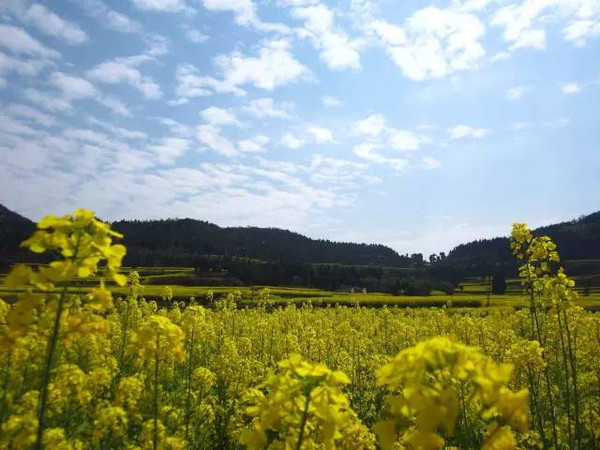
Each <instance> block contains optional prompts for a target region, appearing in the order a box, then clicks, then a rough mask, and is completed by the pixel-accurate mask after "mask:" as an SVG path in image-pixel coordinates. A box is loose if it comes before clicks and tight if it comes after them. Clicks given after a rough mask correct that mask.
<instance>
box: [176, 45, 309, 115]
mask: <svg viewBox="0 0 600 450" xmlns="http://www.w3.org/2000/svg"><path fill="white" fill-rule="evenodd" d="M288 48H289V42H288V41H287V40H272V41H263V42H262V43H261V45H260V47H259V50H258V55H257V56H256V57H252V56H245V55H243V54H242V53H241V52H239V51H234V52H232V53H229V54H224V55H220V56H218V57H217V58H216V62H215V63H216V65H217V67H218V68H219V69H220V71H221V72H222V79H217V78H214V77H209V76H202V75H200V73H199V70H198V69H197V68H196V67H194V66H193V65H191V64H182V65H180V66H179V67H178V68H177V71H176V74H175V78H176V81H177V87H176V90H175V92H176V94H177V97H178V98H177V99H176V100H175V101H173V102H171V103H172V104H183V103H186V101H187V100H188V99H189V98H194V97H203V96H208V95H212V94H214V93H232V94H235V95H245V94H246V91H245V90H244V89H242V88H241V87H240V86H243V85H245V84H251V85H253V86H254V87H256V88H259V89H264V90H269V91H272V90H273V89H275V88H276V87H279V86H282V85H285V84H288V83H291V82H294V81H297V80H298V79H300V78H302V77H307V76H309V75H310V71H309V70H308V69H307V68H306V67H305V66H303V65H302V64H300V63H299V62H298V61H297V60H296V59H294V57H293V55H292V54H291V53H290V52H289V51H288Z"/></svg>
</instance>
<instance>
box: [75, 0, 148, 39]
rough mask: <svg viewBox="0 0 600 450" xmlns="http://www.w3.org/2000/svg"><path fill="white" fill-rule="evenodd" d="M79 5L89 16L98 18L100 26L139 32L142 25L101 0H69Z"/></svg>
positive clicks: (124, 31) (121, 30) (123, 31)
mask: <svg viewBox="0 0 600 450" xmlns="http://www.w3.org/2000/svg"><path fill="white" fill-rule="evenodd" d="M71 1H73V2H74V3H75V4H76V5H78V6H79V7H81V9H83V11H84V12H85V13H86V14H87V15H88V16H90V17H94V18H95V19H97V20H98V23H100V25H101V26H103V27H104V28H107V29H109V30H115V31H119V32H121V33H140V32H141V31H142V26H141V25H140V23H139V22H136V21H135V20H133V19H131V18H129V17H128V16H126V15H125V14H123V13H120V12H118V11H115V10H114V9H112V8H110V7H108V6H106V4H104V3H103V2H102V1H101V0H71Z"/></svg>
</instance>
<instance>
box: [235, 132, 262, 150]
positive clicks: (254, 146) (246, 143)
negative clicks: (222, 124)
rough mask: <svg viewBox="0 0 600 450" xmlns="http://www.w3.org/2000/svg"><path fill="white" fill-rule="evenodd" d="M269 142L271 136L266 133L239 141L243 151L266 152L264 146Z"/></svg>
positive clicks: (240, 148)
mask: <svg viewBox="0 0 600 450" xmlns="http://www.w3.org/2000/svg"><path fill="white" fill-rule="evenodd" d="M268 143H269V138H268V137H267V136H265V135H264V134H259V135H258V136H255V137H253V138H250V139H244V140H241V141H239V142H238V149H239V150H240V152H242V153H264V152H266V150H265V148H264V146H265V145H267V144H268Z"/></svg>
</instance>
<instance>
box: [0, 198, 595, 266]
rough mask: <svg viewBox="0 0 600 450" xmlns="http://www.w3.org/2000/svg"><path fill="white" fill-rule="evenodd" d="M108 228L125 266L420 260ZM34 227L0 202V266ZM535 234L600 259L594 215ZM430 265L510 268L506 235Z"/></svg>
mask: <svg viewBox="0 0 600 450" xmlns="http://www.w3.org/2000/svg"><path fill="white" fill-rule="evenodd" d="M112 226H113V228H114V229H116V230H118V231H120V232H121V233H123V234H124V235H125V239H124V243H125V244H126V245H127V248H128V253H127V257H126V260H125V263H126V264H127V265H137V266H152V265H155V266H159V265H160V266H169V265H172V266H197V265H198V264H199V263H200V262H201V261H202V260H205V259H206V257H208V256H210V255H219V256H222V257H225V258H248V259H255V260H261V261H265V262H269V263H275V264H277V263H280V264H308V263H332V264H344V265H371V266H390V267H407V266H410V265H411V264H413V263H414V262H415V261H419V260H420V259H419V258H416V259H415V258H413V257H408V256H407V255H404V256H403V255H400V254H398V252H396V251H394V250H393V249H391V248H389V247H386V246H384V245H379V244H357V243H347V242H333V241H329V240H323V239H311V238H308V237H306V236H303V235H301V234H299V233H295V232H292V231H288V230H282V229H278V228H258V227H220V226H218V225H215V224H212V223H209V222H206V221H201V220H195V219H165V220H149V221H139V220H120V221H116V222H113V223H112ZM34 228H35V224H34V223H33V222H32V221H31V220H29V219H27V218H25V217H23V216H21V215H19V214H17V213H15V212H13V211H11V210H9V209H8V208H6V207H4V206H2V205H0V268H1V267H2V266H5V267H6V266H7V265H9V264H11V263H14V262H17V261H23V260H31V258H29V257H28V254H27V253H26V252H24V251H23V250H21V249H19V246H18V244H19V243H20V242H21V241H22V240H24V239H26V238H27V237H28V236H29V235H30V234H31V232H32V231H33V230H34ZM534 234H536V235H541V234H547V235H549V236H550V237H551V238H552V239H553V240H554V241H555V242H556V244H557V245H558V249H559V252H560V254H561V256H562V258H563V259H567V260H568V259H597V258H600V212H596V213H593V214H590V215H588V216H584V217H581V218H579V219H577V220H573V221H569V222H562V223H558V224H554V225H549V226H545V227H541V228H538V229H536V230H534ZM413 256H414V255H413ZM419 256H420V255H419ZM437 264H444V265H452V266H455V267H457V268H460V269H462V270H466V272H467V273H469V274H471V275H473V274H480V273H490V272H491V271H494V270H497V269H498V268H500V269H502V268H506V269H507V270H508V269H511V270H512V269H514V267H515V259H514V257H513V256H512V254H511V251H510V246H509V238H508V237H499V238H494V239H483V240H477V241H472V242H469V243H465V244H461V245H458V246H457V247H455V248H454V249H453V250H452V251H451V252H450V253H449V254H448V256H447V257H446V258H444V259H443V260H442V261H440V260H438V263H437Z"/></svg>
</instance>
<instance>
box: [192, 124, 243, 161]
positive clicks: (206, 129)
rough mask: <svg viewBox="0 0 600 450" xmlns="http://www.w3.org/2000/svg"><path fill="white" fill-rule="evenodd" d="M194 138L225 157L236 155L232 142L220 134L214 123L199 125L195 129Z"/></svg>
mask: <svg viewBox="0 0 600 450" xmlns="http://www.w3.org/2000/svg"><path fill="white" fill-rule="evenodd" d="M196 139H198V142H200V143H201V144H203V145H205V146H206V147H208V148H210V149H211V150H214V151H215V152H217V153H220V154H221V155H223V156H226V157H232V156H235V155H237V153H238V152H237V150H236V149H235V146H234V145H233V143H232V142H231V141H230V140H229V139H227V138H226V137H224V136H223V135H222V134H221V130H220V129H219V128H218V127H216V126H214V125H199V126H198V127H197V129H196Z"/></svg>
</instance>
